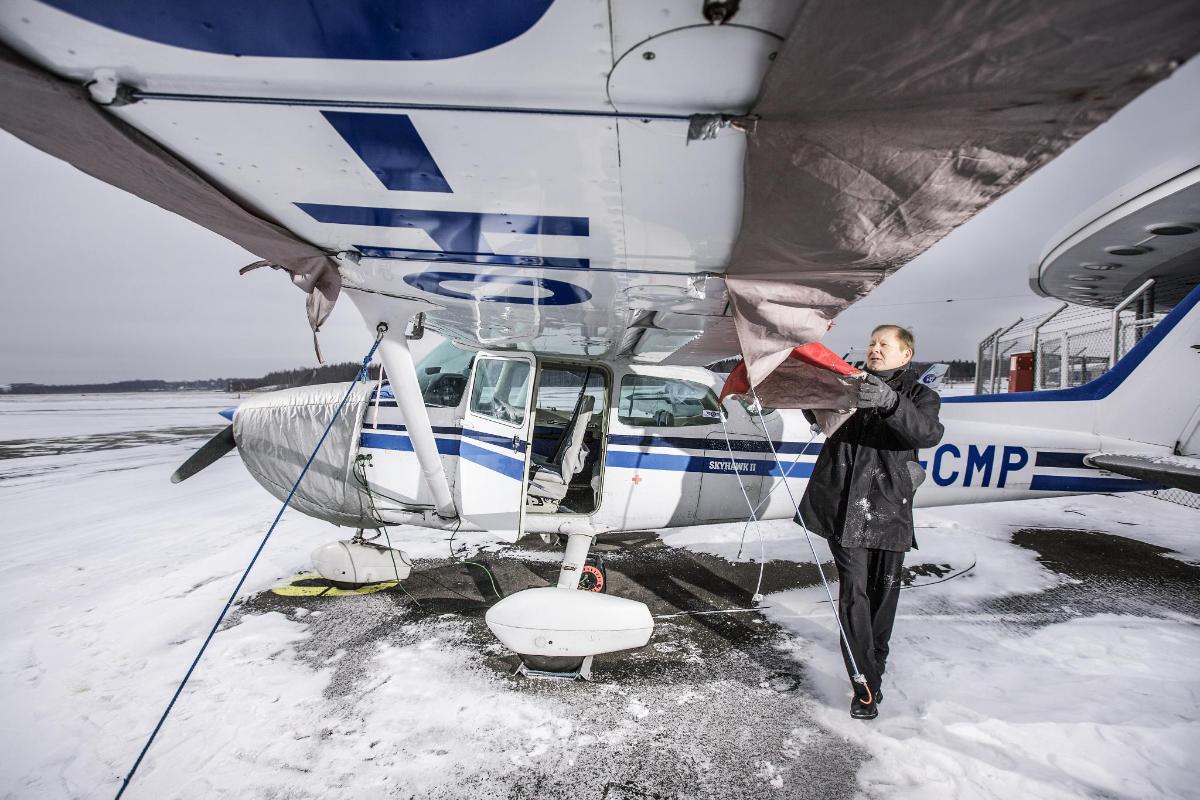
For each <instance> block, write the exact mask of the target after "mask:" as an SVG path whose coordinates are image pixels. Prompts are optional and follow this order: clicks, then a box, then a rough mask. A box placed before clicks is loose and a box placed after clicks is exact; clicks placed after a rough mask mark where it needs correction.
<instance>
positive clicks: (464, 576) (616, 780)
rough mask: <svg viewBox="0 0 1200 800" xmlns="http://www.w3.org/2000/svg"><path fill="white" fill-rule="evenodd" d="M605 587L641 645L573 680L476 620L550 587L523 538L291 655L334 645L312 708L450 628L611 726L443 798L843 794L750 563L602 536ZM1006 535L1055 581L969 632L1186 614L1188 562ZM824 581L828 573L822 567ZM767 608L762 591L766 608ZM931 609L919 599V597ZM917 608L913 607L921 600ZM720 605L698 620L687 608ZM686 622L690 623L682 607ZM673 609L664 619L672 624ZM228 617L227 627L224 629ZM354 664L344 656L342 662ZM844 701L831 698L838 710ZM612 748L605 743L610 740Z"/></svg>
mask: <svg viewBox="0 0 1200 800" xmlns="http://www.w3.org/2000/svg"><path fill="white" fill-rule="evenodd" d="M606 538H607V541H605V542H603V543H602V544H600V545H598V546H597V547H596V548H595V550H594V552H599V553H600V554H601V555H602V556H603V557H604V559H605V564H606V567H607V576H608V582H609V587H608V588H609V591H610V592H612V593H613V594H616V595H618V596H621V597H628V598H632V599H635V600H640V601H642V602H645V603H646V604H647V605H648V606H649V607H650V611H651V613H652V614H654V615H655V616H656V617H658V619H657V620H656V629H655V633H654V635H653V637H652V638H651V640H650V643H649V644H647V645H646V646H645V647H643V648H640V649H638V650H634V651H628V652H622V653H616V654H611V655H606V656H597V657H596V659H595V662H594V665H593V680H592V682H590V683H582V682H566V681H547V680H533V679H528V678H523V677H520V676H517V675H515V674H514V672H515V670H516V667H517V666H518V661H517V658H516V656H514V655H512V654H511V653H508V652H507V651H506V650H505V649H504V648H503V647H502V646H500V645H499V644H498V643H497V642H496V641H495V639H494V638H493V637H492V636H491V634H490V632H489V631H488V630H487V628H486V625H485V624H484V621H483V614H484V612H485V610H486V608H487V607H488V606H489V605H490V604H491V603H493V602H495V600H496V599H497V596H498V595H499V596H504V595H507V594H511V593H513V592H516V591H520V590H521V589H525V588H529V587H534V586H546V585H550V584H552V583H553V582H555V581H556V580H557V574H558V559H559V557H560V553H561V551H560V550H558V549H557V548H552V547H550V546H547V545H544V544H543V543H542V542H541V540H540V539H538V538H536V537H530V538H527V539H524V540H522V541H521V542H518V543H517V545H515V546H513V547H511V548H507V549H506V550H503V551H499V552H484V553H480V554H478V555H477V556H475V557H473V558H472V559H471V561H472V562H473V563H464V562H461V561H452V560H450V559H443V560H435V561H423V562H419V563H418V564H417V565H416V569H415V570H414V573H413V574H412V576H411V577H410V578H409V579H408V580H406V581H405V582H404V584H403V589H401V588H399V587H397V588H395V589H390V590H387V591H383V592H379V593H376V594H372V595H366V596H350V597H329V598H306V601H311V602H309V603H308V605H309V607H315V604H316V603H320V605H321V608H322V609H323V610H324V611H325V612H326V613H324V614H322V615H320V616H314V617H309V618H307V619H308V621H309V624H310V625H311V626H312V636H311V637H310V638H308V639H307V640H305V641H304V643H302V644H301V645H299V646H300V648H301V650H302V654H301V655H302V658H305V659H307V660H308V661H310V662H311V663H312V664H313V665H314V666H318V665H321V664H328V663H329V662H330V660H331V659H332V658H333V657H334V656H335V655H336V654H337V653H339V652H343V651H344V652H345V657H341V658H339V659H337V661H336V663H337V666H336V668H335V672H334V676H333V678H332V679H331V681H330V683H329V685H328V687H327V689H326V699H327V700H333V701H337V700H339V699H341V700H344V702H345V704H346V707H347V708H348V709H349V708H351V707H352V706H353V704H354V703H355V702H358V701H359V700H360V699H361V695H362V694H363V692H365V691H367V690H368V689H369V687H370V686H371V685H372V680H371V676H370V675H368V674H367V671H366V667H365V666H364V664H366V663H369V661H370V654H371V653H372V652H374V649H375V648H376V647H377V645H378V643H379V642H389V643H392V644H396V645H402V644H405V643H412V642H415V641H418V640H421V639H422V638H429V637H432V636H435V635H439V634H440V633H445V632H452V633H453V634H455V635H458V636H459V637H460V639H461V640H462V641H465V642H467V643H468V644H469V645H470V646H471V648H472V649H473V650H474V651H475V652H477V653H478V658H479V661H480V664H482V665H483V667H484V668H485V669H488V670H491V671H492V672H493V673H494V675H495V676H496V677H497V679H498V680H500V681H501V686H502V690H503V691H511V692H519V693H522V694H524V695H527V696H531V697H536V698H538V699H539V700H544V701H545V702H546V703H547V704H548V705H554V706H556V707H559V708H560V709H563V708H565V709H567V710H568V711H567V713H569V714H570V715H571V717H572V722H573V724H574V726H575V730H576V735H579V736H584V737H586V736H593V737H596V738H597V739H603V738H604V737H605V735H606V733H610V732H611V730H612V728H613V726H614V724H615V720H618V719H621V720H628V718H629V713H630V709H633V711H634V716H635V717H637V716H638V709H639V708H641V709H643V710H644V713H642V714H641V715H640V718H638V719H637V724H636V725H633V726H629V725H628V724H624V727H623V729H622V736H621V737H620V738H619V741H618V742H617V743H616V744H615V745H614V744H613V743H611V741H610V743H609V744H608V746H605V747H594V748H583V749H576V750H574V751H572V754H571V757H570V758H571V760H570V763H566V762H563V763H555V762H554V761H553V759H551V760H550V761H549V763H539V764H538V766H537V767H532V768H531V767H525V768H522V769H519V770H518V769H511V768H509V767H507V766H505V765H496V766H494V768H492V771H490V772H489V771H488V769H487V768H482V769H483V771H482V772H481V773H479V774H472V775H469V776H460V780H459V784H458V786H457V788H456V789H454V790H450V789H448V790H447V792H448V794H447V795H446V796H453V795H454V792H455V791H462V792H467V791H468V788H467V787H468V786H469V785H471V784H472V783H473V782H478V783H477V785H475V789H476V790H482V789H483V788H485V787H486V789H487V792H488V794H490V796H494V797H509V798H534V797H560V796H567V795H570V796H572V797H577V798H607V799H609V800H616V799H618V798H621V799H624V798H691V797H714V796H719V797H723V798H742V797H746V798H750V797H766V796H780V797H785V796H786V797H798V796H803V797H822V798H837V797H851V796H854V795H855V794H856V792H857V791H858V786H857V783H856V778H855V776H856V774H857V772H858V769H859V767H860V766H861V762H862V760H863V759H864V758H867V757H868V756H867V754H866V753H865V752H863V751H862V750H861V749H859V748H857V747H856V746H854V745H852V744H850V743H849V742H847V741H846V740H845V739H844V738H842V737H840V736H837V735H835V734H833V733H831V732H829V731H828V730H826V729H824V728H822V727H821V726H819V725H818V724H816V723H815V722H813V711H814V709H815V708H816V704H818V703H822V702H824V701H822V700H820V699H818V697H817V693H816V692H815V691H814V690H813V686H812V683H811V681H810V679H809V676H807V675H806V674H805V668H804V666H803V665H802V664H801V663H800V662H798V661H797V660H795V659H794V658H793V657H792V655H791V652H792V650H793V649H794V640H793V638H792V635H791V634H790V633H788V632H787V631H785V630H784V629H782V628H780V627H778V626H776V625H774V624H772V623H769V622H767V621H766V620H765V619H764V618H763V617H762V616H761V615H760V614H759V613H757V612H755V611H753V610H744V609H749V606H750V599H751V595H752V593H753V591H754V587H755V583H756V581H757V578H758V571H759V569H758V565H757V564H753V563H731V562H729V561H726V560H724V559H722V558H718V557H714V556H710V555H706V554H702V553H696V552H691V551H686V550H679V549H675V548H670V547H667V546H665V545H664V544H663V543H662V542H661V541H660V540H659V539H658V537H657V536H656V535H654V534H653V533H641V534H623V535H615V536H613V537H606ZM1013 542H1014V544H1016V545H1019V546H1021V547H1025V548H1028V549H1030V550H1033V551H1035V552H1036V553H1037V554H1038V557H1039V560H1040V561H1041V562H1042V563H1043V564H1044V565H1045V566H1047V567H1048V568H1050V569H1052V570H1054V571H1055V572H1058V573H1059V574H1061V575H1063V576H1065V577H1066V578H1067V580H1065V581H1063V582H1062V583H1061V584H1060V585H1058V586H1056V587H1054V588H1052V589H1050V590H1048V591H1044V592H1039V593H1034V594H1028V595H1014V596H1007V597H1004V598H1000V599H995V600H991V601H988V602H982V603H979V604H978V605H976V606H973V607H971V609H968V610H967V611H966V612H964V610H963V609H962V608H961V607H958V608H957V613H959V614H963V613H966V614H967V615H970V614H972V613H975V612H978V613H979V614H980V616H981V621H982V620H984V619H989V618H990V619H995V618H996V617H997V615H999V617H1000V620H1001V621H1000V624H1009V623H1012V624H1017V625H1022V626H1024V625H1031V626H1038V625H1044V624H1050V623H1053V622H1058V621H1062V620H1065V619H1070V618H1073V617H1079V616H1086V615H1091V614H1097V613H1125V614H1135V615H1141V616H1161V615H1173V614H1182V615H1189V616H1192V617H1197V616H1200V567H1196V566H1192V565H1189V564H1186V563H1183V562H1181V561H1178V560H1175V559H1171V558H1168V557H1166V556H1165V555H1164V553H1166V552H1167V551H1164V550H1162V549H1161V548H1157V547H1153V546H1151V545H1146V544H1142V543H1140V542H1136V541H1133V540H1130V539H1125V538H1122V537H1119V536H1112V535H1107V534H1098V533H1092V532H1085V531H1076V530H1060V529H1026V530H1020V531H1017V532H1016V533H1015V534H1014V536H1013ZM913 557H914V561H916V563H914V564H911V565H910V566H909V568H908V572H907V574H906V576H905V577H906V580H907V581H908V582H909V583H910V585H920V586H923V587H929V588H925V589H924V590H925V591H936V590H935V589H932V588H931V585H932V583H934V582H936V581H941V580H946V579H947V578H949V579H953V577H954V576H956V575H958V574H961V573H962V572H964V571H965V570H966V569H967V568H968V567H969V566H970V565H968V564H962V565H953V564H923V563H921V562H919V560H917V559H919V558H920V555H919V552H917V553H914V554H913ZM825 569H826V571H827V574H828V575H830V577H831V578H832V577H833V575H834V572H833V568H832V564H826V565H825ZM818 583H819V577H818V574H817V570H816V567H815V566H813V565H812V564H793V563H788V562H771V563H769V564H768V567H767V570H766V572H765V581H764V584H763V592H764V593H766V594H770V593H771V592H778V591H783V590H787V589H794V588H800V587H807V586H815V585H817V584H818ZM768 602H769V598H768ZM295 604H296V598H285V597H279V596H276V595H274V594H271V593H264V594H260V595H257V596H255V597H253V598H250V599H248V600H247V601H246V602H244V603H243V604H242V606H241V613H258V612H264V611H269V610H276V611H282V612H284V613H288V612H289V611H290V610H291V609H292V608H293V607H294V606H295ZM934 606H936V603H935V604H934ZM923 607H925V608H926V609H929V608H930V607H929V606H928V605H924V604H923ZM712 611H733V612H734V613H720V614H713V613H707V614H697V613H694V612H712ZM683 612H692V613H683ZM671 615H676V616H671ZM232 624H236V620H234V621H233V623H232ZM356 655H358V656H359V657H357V658H356V657H355V656H356ZM848 698H849V695H848V693H847V702H848ZM610 738H611V737H610Z"/></svg>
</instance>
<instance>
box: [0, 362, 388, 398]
mask: <svg viewBox="0 0 1200 800" xmlns="http://www.w3.org/2000/svg"><path fill="white" fill-rule="evenodd" d="M360 366H361V365H360V364H359V363H357V362H355V361H347V362H345V363H342V364H325V365H324V366H320V367H298V368H296V369H286V370H276V371H275V372H268V373H267V374H266V375H263V376H262V377H261V378H208V379H205V380H195V381H160V380H133V381H115V382H113V383H71V384H44V383H14V384H10V385H9V386H8V387H0V394H99V393H105V392H179V391H209V392H214V391H215V392H251V391H255V390H256V389H265V388H267V387H273V388H277V389H284V388H290V387H293V386H311V385H313V384H316V383H341V382H343V381H349V380H353V379H354V376H355V375H357V374H358V370H359V367H360ZM371 378H372V379H376V380H377V379H378V378H379V367H378V366H377V365H373V366H372V367H371Z"/></svg>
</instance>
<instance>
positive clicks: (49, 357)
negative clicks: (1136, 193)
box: [0, 59, 1200, 383]
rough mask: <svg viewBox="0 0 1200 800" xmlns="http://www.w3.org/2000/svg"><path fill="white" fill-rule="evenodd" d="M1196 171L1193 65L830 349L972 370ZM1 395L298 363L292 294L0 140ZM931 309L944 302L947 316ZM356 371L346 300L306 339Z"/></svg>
mask: <svg viewBox="0 0 1200 800" xmlns="http://www.w3.org/2000/svg"><path fill="white" fill-rule="evenodd" d="M1197 163H1200V59H1195V60H1193V61H1192V62H1191V63H1189V64H1187V65H1185V66H1184V67H1183V68H1181V69H1180V70H1179V71H1178V72H1177V73H1176V74H1175V75H1174V76H1173V77H1172V78H1170V79H1168V80H1167V81H1164V82H1163V83H1161V84H1159V85H1158V86H1156V87H1154V88H1153V89H1151V90H1150V91H1149V92H1147V93H1146V94H1144V95H1142V96H1141V97H1140V98H1138V99H1137V100H1135V101H1134V102H1133V103H1132V104H1130V105H1129V106H1127V107H1126V108H1125V109H1124V110H1122V111H1121V112H1120V113H1118V114H1117V116H1115V117H1114V118H1113V119H1112V120H1111V121H1110V122H1108V123H1106V124H1105V125H1103V126H1101V127H1100V128H1098V129H1097V130H1096V131H1095V132H1093V133H1092V134H1091V135H1089V136H1088V137H1087V138H1085V139H1084V140H1083V141H1081V142H1079V143H1078V144H1076V145H1075V146H1074V147H1072V148H1071V149H1070V150H1068V151H1067V152H1066V153H1065V154H1063V155H1062V156H1060V157H1059V158H1058V159H1057V160H1055V161H1054V162H1052V163H1050V164H1049V165H1048V166H1046V167H1044V168H1042V169H1041V170H1040V171H1039V172H1037V173H1036V174H1034V175H1033V176H1032V177H1031V178H1029V179H1028V180H1027V181H1026V182H1025V183H1024V184H1022V185H1021V186H1019V187H1017V188H1016V189H1015V190H1013V191H1012V192H1010V193H1009V194H1008V195H1006V196H1005V197H1004V198H1002V199H1001V200H1000V201H998V202H997V203H995V204H994V205H993V206H992V207H991V208H989V209H987V210H986V211H984V212H983V213H982V214H980V215H979V216H977V217H976V218H975V219H974V220H972V221H971V222H969V223H967V224H966V225H964V226H963V227H961V228H959V229H958V230H957V231H955V232H954V233H952V234H951V235H950V236H949V237H947V238H946V239H945V240H943V241H942V242H941V243H939V244H938V245H937V246H936V247H934V248H933V249H931V250H930V251H929V252H927V253H926V254H924V255H923V256H921V257H920V258H918V259H916V260H915V261H913V262H912V263H910V264H909V265H907V266H906V267H904V268H903V269H902V270H901V271H900V272H899V273H897V274H896V275H895V276H894V277H892V278H891V279H889V280H888V281H887V282H886V283H885V284H884V285H883V286H882V287H880V288H879V289H877V290H876V291H875V292H873V293H872V294H871V295H870V296H869V297H868V298H866V299H865V300H863V301H862V302H861V303H860V304H859V305H857V306H855V307H853V308H851V309H850V310H848V311H847V312H845V313H844V314H843V315H842V316H841V317H839V318H838V320H837V323H836V325H835V328H834V330H833V331H832V332H831V333H830V335H829V336H828V337H827V338H826V343H827V344H829V345H830V346H831V347H833V348H834V349H835V350H838V351H839V352H840V351H841V350H844V349H848V348H849V347H850V346H852V345H856V344H858V343H860V342H862V341H864V340H865V337H866V335H867V333H868V332H869V330H870V328H871V327H872V326H873V325H874V324H876V323H878V322H896V323H899V324H904V325H909V326H911V327H912V328H913V329H914V330H915V332H916V334H917V340H918V358H920V359H921V360H935V359H951V358H973V357H974V353H975V345H976V343H977V342H978V341H979V339H981V338H982V337H983V336H985V335H986V334H987V333H989V332H990V331H991V330H993V329H995V328H996V327H998V326H1000V325H1002V324H1007V323H1008V322H1012V321H1014V320H1016V318H1017V317H1018V316H1026V317H1029V316H1031V315H1033V314H1036V313H1038V312H1039V311H1041V310H1048V309H1050V308H1053V307H1054V306H1055V304H1056V302H1055V301H1049V300H1044V299H1041V298H1038V297H1037V296H1036V295H1034V294H1033V292H1032V291H1031V290H1030V289H1029V285H1028V278H1029V269H1030V265H1031V264H1032V263H1034V262H1036V261H1037V260H1038V258H1039V256H1040V255H1041V253H1042V251H1043V249H1044V248H1045V247H1046V246H1047V245H1048V244H1050V243H1051V239H1052V238H1053V237H1055V235H1056V234H1057V233H1059V232H1060V231H1061V230H1062V228H1063V227H1064V226H1066V225H1067V224H1068V223H1070V222H1072V221H1073V220H1074V219H1075V218H1076V217H1077V216H1078V215H1079V214H1081V213H1083V212H1084V211H1086V210H1087V209H1088V208H1089V207H1090V206H1091V205H1092V204H1094V203H1095V202H1096V201H1098V200H1099V199H1101V198H1102V197H1104V196H1105V195H1107V194H1109V193H1110V192H1113V191H1116V190H1117V189H1119V188H1121V187H1122V186H1124V185H1126V184H1128V183H1130V182H1131V181H1135V180H1138V179H1139V178H1141V177H1144V176H1147V175H1150V174H1152V173H1154V172H1156V171H1160V170H1161V169H1162V168H1163V167H1164V165H1171V166H1176V167H1178V169H1177V171H1182V170H1183V169H1184V168H1186V167H1188V166H1192V165H1195V164H1197ZM0 187H3V188H2V191H0V232H2V234H0V241H3V243H4V247H3V251H2V252H3V254H2V255H0V269H2V270H3V276H4V277H3V281H4V283H3V291H2V292H0V335H2V336H3V341H4V348H3V351H2V353H3V355H2V357H0V383H12V382H25V381H30V382H39V383H78V382H89V381H112V380H123V379H129V378H166V379H191V378H209V377H235V376H236V377H249V376H255V375H260V374H263V373H265V372H268V371H270V370H273V369H279V368H288V367H296V366H302V365H306V364H313V363H315V358H314V356H313V352H312V345H311V337H310V335H309V332H308V324H307V321H306V318H305V314H304V296H303V294H302V293H301V292H299V291H298V290H296V289H295V288H293V287H292V286H291V285H290V284H289V283H288V282H287V280H285V279H284V277H283V276H282V274H281V273H278V272H275V271H271V270H260V271H257V272H254V273H251V274H249V275H247V276H245V277H238V275H237V270H238V268H240V267H242V266H243V265H245V264H248V263H250V262H251V261H254V260H256V259H255V257H254V256H253V255H251V254H250V253H247V252H246V251H244V250H242V249H241V248H239V247H237V246H235V245H232V244H230V243H229V242H227V241H225V240H224V239H222V238H220V237H219V236H217V235H215V234H213V233H210V232H208V231H206V230H205V229H203V228H200V227H199V226H197V225H194V224H192V223H190V222H187V221H185V220H183V219H181V218H180V217H177V216H175V215H173V214H171V213H169V212H166V211H163V210H161V209H159V208H157V207H155V206H152V205H150V204H148V203H145V202H143V201H141V200H138V199H137V198H135V197H132V196H131V195H127V194H125V193H123V192H121V191H119V190H117V189H113V188H112V187H109V186H107V185H105V184H102V183H100V182H98V181H96V180H94V179H92V178H89V177H87V176H86V175H83V174H82V173H80V172H78V171H76V170H75V169H74V168H72V167H70V166H67V165H66V164H64V163H63V162H60V161H58V160H56V159H54V158H51V157H50V156H47V155H45V154H43V153H41V152H39V151H37V150H34V149H32V148H30V147H28V146H27V145H25V144H23V143H22V142H20V141H18V140H16V139H14V138H13V137H11V136H9V135H8V134H7V133H3V132H0ZM947 299H953V300H954V302H951V303H946V302H945V301H946V300H947ZM321 344H322V348H323V349H324V351H325V355H326V358H327V360H330V361H349V360H358V359H359V358H361V356H362V354H363V353H364V352H365V351H366V349H367V348H368V347H369V346H370V335H369V334H368V332H367V331H366V328H365V326H364V325H363V324H362V321H361V319H360V318H359V316H358V313H357V312H356V311H355V310H354V307H353V306H352V305H351V304H350V303H349V302H342V303H339V304H338V306H337V308H336V309H335V310H334V312H333V316H332V317H331V319H330V320H329V322H328V323H327V324H326V326H325V329H324V331H323V332H322V338H321Z"/></svg>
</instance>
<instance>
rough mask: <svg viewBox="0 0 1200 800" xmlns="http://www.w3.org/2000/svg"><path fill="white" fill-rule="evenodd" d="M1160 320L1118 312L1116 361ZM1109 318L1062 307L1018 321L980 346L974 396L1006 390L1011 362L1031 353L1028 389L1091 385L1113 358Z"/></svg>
mask: <svg viewBox="0 0 1200 800" xmlns="http://www.w3.org/2000/svg"><path fill="white" fill-rule="evenodd" d="M1161 316H1162V315H1160V314H1155V315H1152V316H1150V317H1145V318H1141V319H1139V318H1137V317H1136V315H1135V313H1134V312H1131V311H1130V312H1122V313H1121V315H1120V319H1119V320H1118V322H1117V325H1116V328H1115V330H1116V344H1117V353H1116V357H1117V358H1118V359H1119V358H1120V357H1121V356H1123V355H1124V354H1125V353H1126V352H1127V351H1128V350H1129V348H1131V347H1132V346H1133V345H1134V344H1136V343H1137V341H1138V340H1139V339H1141V338H1142V336H1144V335H1145V333H1146V332H1147V331H1149V330H1150V329H1151V328H1153V327H1154V324H1155V323H1156V322H1157V321H1158V320H1159V319H1160V318H1161ZM1113 332H1114V326H1113V319H1112V313H1111V312H1109V311H1105V310H1103V309H1095V308H1089V307H1087V306H1068V305H1064V306H1063V307H1060V308H1059V309H1057V310H1055V311H1051V312H1050V313H1048V314H1043V315H1041V316H1039V317H1035V318H1033V319H1029V320H1018V321H1017V322H1016V323H1014V324H1012V325H1010V326H1008V327H1006V328H1002V329H1000V330H998V331H996V332H994V333H993V334H992V335H990V336H988V337H987V338H986V339H984V340H983V341H982V342H980V343H979V349H978V357H977V361H976V363H977V364H978V367H977V369H976V373H975V393H976V394H994V393H996V392H1006V391H1008V388H1009V386H1008V384H1009V373H1010V369H1011V365H1012V357H1013V356H1014V355H1017V354H1019V353H1026V354H1032V358H1030V359H1029V362H1030V363H1029V367H1030V368H1031V369H1032V370H1033V375H1032V384H1031V385H1029V386H1028V387H1027V388H1031V389H1066V388H1069V387H1071V386H1081V385H1082V384H1085V383H1087V382H1088V381H1092V380H1095V379H1096V378H1098V377H1100V376H1101V375H1103V374H1104V373H1105V372H1107V371H1108V368H1109V363H1110V361H1111V360H1112V357H1113V343H1114V341H1113V340H1114V335H1113Z"/></svg>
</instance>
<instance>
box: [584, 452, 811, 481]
mask: <svg viewBox="0 0 1200 800" xmlns="http://www.w3.org/2000/svg"><path fill="white" fill-rule="evenodd" d="M604 463H605V465H606V466H609V467H620V468H625V469H653V470H665V471H668V472H708V473H715V474H718V475H733V474H735V471H736V473H739V474H741V475H756V476H766V477H779V476H780V475H782V474H783V472H782V471H781V470H780V468H779V465H778V464H777V463H776V462H775V461H767V460H762V459H754V458H746V459H742V458H739V459H736V465H737V467H736V470H735V468H734V463H735V462H731V461H730V459H729V458H721V457H720V456H717V457H709V456H688V455H680V454H675V453H669V454H668V453H645V452H632V451H629V450H609V451H608V452H607V453H606V455H605V460H604ZM786 469H787V477H789V478H807V477H808V476H810V475H812V469H813V465H812V463H811V462H808V461H796V462H793V463H791V464H788V465H787V466H786Z"/></svg>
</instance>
